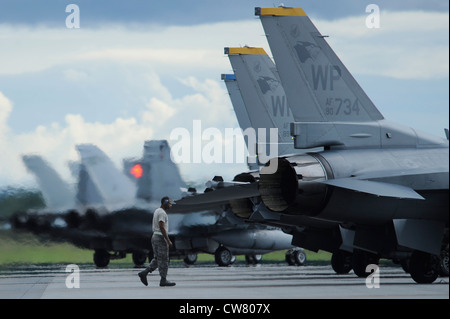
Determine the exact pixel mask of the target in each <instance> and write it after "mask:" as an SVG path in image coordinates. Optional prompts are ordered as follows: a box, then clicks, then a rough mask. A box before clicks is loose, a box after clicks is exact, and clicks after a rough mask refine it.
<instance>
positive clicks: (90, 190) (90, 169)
mask: <svg viewBox="0 0 450 319" xmlns="http://www.w3.org/2000/svg"><path fill="white" fill-rule="evenodd" d="M76 148H77V150H78V152H79V153H80V157H81V163H76V164H72V171H73V172H74V174H76V175H77V176H79V182H78V192H77V196H76V197H77V200H76V204H73V203H71V202H74V198H75V196H74V193H75V192H69V191H68V190H69V189H70V187H68V186H67V185H66V184H65V183H64V182H63V181H62V179H61V178H60V177H59V176H58V174H57V173H56V172H55V171H54V170H53V169H52V168H51V167H50V166H49V165H48V164H47V163H45V161H43V160H42V158H40V157H39V156H25V157H24V162H25V164H26V165H27V167H30V170H32V172H34V173H35V175H36V177H37V179H38V181H39V184H40V186H41V189H42V190H43V193H44V194H45V195H44V197H45V198H49V199H50V200H47V201H46V202H47V204H48V203H50V204H51V203H53V202H52V200H51V198H52V197H54V196H53V195H55V194H57V195H58V196H56V199H58V198H59V197H60V196H59V195H60V193H61V192H62V191H63V190H67V191H66V193H67V196H65V198H66V199H67V201H68V202H69V204H68V205H66V206H64V207H63V208H58V209H56V208H55V205H49V206H48V207H47V208H46V209H45V210H44V211H37V212H34V211H33V212H28V213H27V214H23V213H22V214H17V215H16V216H15V217H14V219H15V221H16V222H15V223H14V225H15V226H16V227H17V228H22V229H23V228H26V229H28V230H31V231H33V232H36V233H38V234H40V235H49V236H51V237H53V238H58V239H65V240H69V241H70V242H73V243H75V244H76V245H78V246H80V247H83V248H88V249H93V250H94V251H95V253H94V262H95V264H96V265H97V266H99V267H105V266H107V265H108V263H109V261H110V259H118V258H124V257H125V256H126V254H127V253H132V255H133V261H134V263H135V264H136V265H142V264H143V263H144V262H145V259H146V257H147V255H148V254H150V256H151V247H150V241H149V238H150V237H151V235H152V234H151V218H152V213H153V211H154V210H155V209H156V207H158V206H159V199H160V198H161V197H162V196H163V195H164V194H168V195H170V196H172V197H173V198H179V197H181V196H182V194H184V195H186V191H185V190H184V192H183V189H182V187H183V186H185V184H184V182H183V181H182V179H181V176H180V175H179V171H178V168H177V167H176V165H175V164H174V163H173V162H172V161H171V159H170V147H169V145H168V143H167V141H146V143H145V145H144V155H143V158H142V159H140V160H138V161H137V163H136V161H135V163H131V162H130V161H129V160H125V161H124V164H125V167H127V168H128V169H130V167H129V164H133V166H132V167H131V173H132V176H133V179H132V180H130V179H128V178H127V177H126V176H125V175H124V174H122V173H121V172H120V171H119V170H118V169H116V167H115V165H114V163H113V162H112V161H111V160H110V159H109V158H108V156H106V154H105V153H103V152H102V151H101V150H100V149H99V148H98V147H96V146H95V145H92V144H82V145H77V147H76ZM136 165H139V167H140V170H142V171H140V170H139V169H138V168H137V166H136ZM49 172H51V174H50V173H49ZM134 182H137V183H134ZM54 185H57V186H58V187H59V188H60V190H59V193H58V192H56V191H55V190H54V189H53V188H52V187H54ZM47 190H50V191H47ZM191 191H192V190H191ZM169 220H170V224H171V227H170V229H171V230H170V233H169V235H170V236H171V237H172V241H173V242H174V243H175V247H174V249H171V256H172V258H185V262H186V263H188V264H190V263H194V262H195V261H196V258H197V252H207V253H211V254H214V255H215V257H216V262H217V263H218V264H219V265H222V266H226V265H229V264H230V263H232V262H233V261H234V260H235V258H234V256H233V255H238V254H245V255H246V260H247V262H249V263H257V262H259V261H260V260H261V254H265V253H268V252H271V251H275V250H282V249H289V248H292V247H293V246H292V245H291V244H290V243H291V241H292V236H291V235H288V234H285V233H283V232H282V231H281V230H279V229H277V228H274V227H266V226H260V225H250V224H247V223H244V222H243V221H242V220H238V219H237V218H236V217H234V215H233V214H229V213H227V212H224V211H223V210H222V208H221V207H216V209H215V210H206V211H191V212H190V213H189V214H181V215H180V214H170V217H169ZM111 251H112V252H114V253H113V254H111V253H110V252H111ZM288 257H291V258H289V260H291V259H292V258H296V259H294V260H295V262H296V263H297V264H304V262H305V254H304V251H303V250H300V249H295V250H292V256H288Z"/></svg>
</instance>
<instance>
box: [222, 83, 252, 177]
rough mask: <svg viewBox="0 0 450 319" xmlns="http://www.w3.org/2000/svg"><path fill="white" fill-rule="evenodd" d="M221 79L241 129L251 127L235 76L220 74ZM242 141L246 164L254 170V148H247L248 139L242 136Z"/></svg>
mask: <svg viewBox="0 0 450 319" xmlns="http://www.w3.org/2000/svg"><path fill="white" fill-rule="evenodd" d="M222 80H223V81H224V82H225V85H226V87H227V90H228V94H229V95H230V100H231V104H232V105H233V109H234V112H235V113H236V118H237V120H238V122H239V126H240V127H241V129H242V130H243V131H245V130H246V129H248V128H250V127H252V123H251V122H250V117H249V114H248V111H247V108H246V107H245V104H244V100H243V99H242V94H241V90H240V89H239V86H238V83H237V81H236V76H235V75H234V74H222ZM244 141H245V143H246V146H247V150H248V152H249V155H248V157H247V165H248V168H249V169H250V170H256V169H258V168H259V165H258V162H257V160H256V158H255V154H256V150H251V149H249V145H248V139H246V138H245V137H244Z"/></svg>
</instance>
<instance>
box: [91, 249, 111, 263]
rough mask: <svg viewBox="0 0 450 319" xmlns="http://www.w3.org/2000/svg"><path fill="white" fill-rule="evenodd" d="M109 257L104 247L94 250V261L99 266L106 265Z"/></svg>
mask: <svg viewBox="0 0 450 319" xmlns="http://www.w3.org/2000/svg"><path fill="white" fill-rule="evenodd" d="M110 259H111V258H110V255H109V253H108V252H107V251H106V250H105V249H97V250H96V251H95V252H94V263H95V265H96V266H97V267H99V268H104V267H106V266H108V265H109V261H110Z"/></svg>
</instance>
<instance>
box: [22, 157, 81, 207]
mask: <svg viewBox="0 0 450 319" xmlns="http://www.w3.org/2000/svg"><path fill="white" fill-rule="evenodd" d="M22 160H23V162H24V164H25V166H26V167H27V169H28V170H29V171H31V172H32V173H33V174H34V175H35V176H36V178H37V182H38V184H39V188H40V190H41V191H42V196H43V197H44V201H45V203H46V205H47V207H48V208H52V209H61V208H64V207H74V205H75V200H74V199H75V194H74V192H73V190H72V189H71V188H70V186H69V185H68V184H67V183H66V182H64V181H63V180H62V178H61V177H60V176H59V174H58V173H57V172H56V171H55V170H54V169H53V168H52V167H51V166H50V165H49V164H48V163H47V162H46V161H45V160H44V159H43V158H42V157H40V156H39V155H23V156H22Z"/></svg>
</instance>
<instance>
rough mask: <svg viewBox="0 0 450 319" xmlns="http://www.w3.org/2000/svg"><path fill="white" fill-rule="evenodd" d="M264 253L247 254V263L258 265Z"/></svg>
mask: <svg viewBox="0 0 450 319" xmlns="http://www.w3.org/2000/svg"><path fill="white" fill-rule="evenodd" d="M261 260H262V255H251V254H249V255H245V261H246V262H247V265H257V264H259V263H260V262H261Z"/></svg>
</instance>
